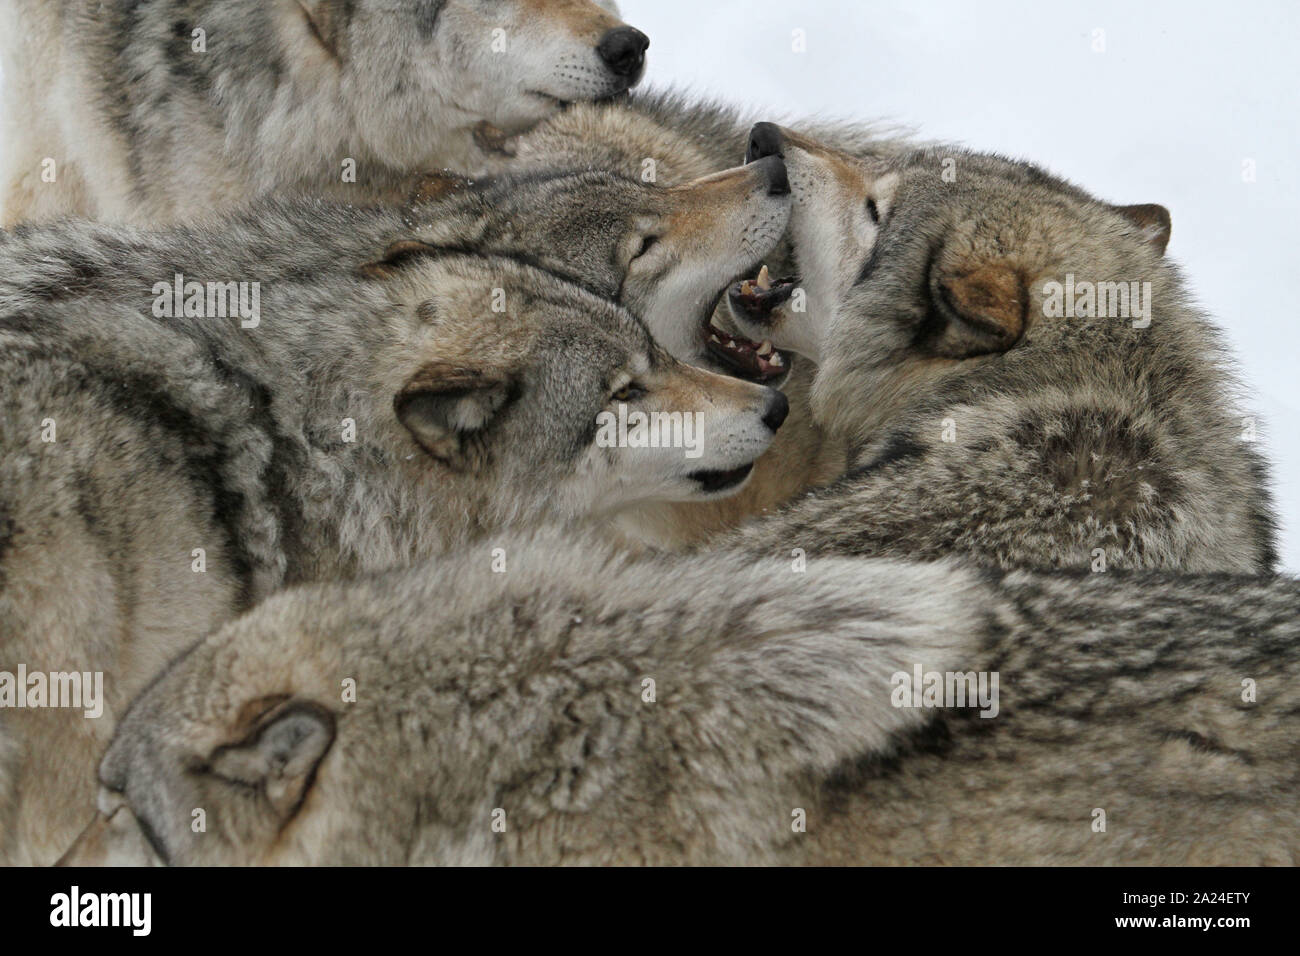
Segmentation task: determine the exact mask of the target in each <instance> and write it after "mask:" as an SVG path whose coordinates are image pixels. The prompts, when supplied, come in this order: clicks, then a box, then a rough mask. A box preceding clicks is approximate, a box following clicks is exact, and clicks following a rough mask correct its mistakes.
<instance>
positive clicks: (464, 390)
mask: <svg viewBox="0 0 1300 956" xmlns="http://www.w3.org/2000/svg"><path fill="white" fill-rule="evenodd" d="M512 387H513V384H512V382H511V381H510V379H509V378H508V377H506V376H505V375H504V374H500V373H495V372H485V371H483V370H481V369H474V368H465V367H462V366H459V365H449V364H446V363H442V362H430V363H429V364H427V365H424V366H423V367H421V368H420V370H419V371H417V372H416V373H415V374H414V375H412V376H411V378H410V379H409V380H408V381H407V383H406V385H405V386H403V388H402V390H401V391H400V392H398V393H397V396H396V397H395V398H394V399H393V411H395V412H396V413H397V420H398V421H400V422H401V423H402V424H403V425H404V426H405V427H406V430H407V431H409V432H410V433H411V437H412V438H414V439H415V440H416V441H417V442H418V443H419V445H420V447H421V448H423V449H424V450H425V451H426V452H428V453H429V455H430V456H432V457H433V458H436V459H437V460H438V461H441V462H443V463H444V464H447V465H450V466H451V467H452V468H455V469H456V470H458V471H466V470H472V469H473V468H476V467H478V465H480V464H481V463H482V454H483V443H482V437H483V430H484V429H485V428H487V426H488V425H489V423H491V421H492V418H493V416H495V415H496V414H497V413H498V412H499V411H500V410H501V408H502V407H503V406H504V405H505V404H506V403H507V402H508V401H509V400H510V397H511V391H512Z"/></svg>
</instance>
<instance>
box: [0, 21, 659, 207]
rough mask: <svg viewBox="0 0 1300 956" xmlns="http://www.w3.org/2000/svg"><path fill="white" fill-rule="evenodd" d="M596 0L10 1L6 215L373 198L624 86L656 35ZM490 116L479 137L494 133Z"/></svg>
mask: <svg viewBox="0 0 1300 956" xmlns="http://www.w3.org/2000/svg"><path fill="white" fill-rule="evenodd" d="M606 6H608V5H602V4H597V3H593V2H590V0H147V2H141V3H131V4H104V3H100V2H98V0H4V2H3V3H0V37H3V50H2V51H0V55H2V56H3V58H4V64H5V74H6V98H5V107H4V113H5V117H6V126H7V128H6V131H5V142H6V152H7V155H8V157H9V161H8V164H7V166H6V168H5V169H4V171H3V174H2V175H0V189H2V190H3V191H2V192H0V203H2V204H3V207H2V208H3V217H2V218H0V224H3V225H6V226H8V225H12V224H14V223H18V222H22V221H25V220H42V219H52V218H58V217H62V216H67V215H80V216H86V217H90V218H96V219H102V220H108V221H114V222H121V223H136V224H141V225H162V224H165V223H169V222H176V221H179V220H190V219H197V218H199V217H202V216H205V215H209V214H213V213H221V212H227V211H230V210H231V209H232V208H234V207H236V206H241V205H244V204H245V203H246V202H248V201H250V200H253V199H256V198H258V197H264V196H266V195H268V194H277V195H283V194H285V193H289V192H311V193H314V194H321V193H328V194H333V195H335V196H336V197H337V198H341V199H346V200H348V201H354V202H366V201H369V200H373V199H374V198H377V197H383V196H388V195H390V194H391V192H392V190H394V189H398V190H400V189H401V184H402V183H403V182H404V179H405V177H406V176H409V175H410V174H414V173H420V172H424V171H426V170H429V169H438V168H441V167H444V166H450V167H454V168H456V169H461V170H466V171H469V170H473V169H476V168H477V167H478V166H479V165H480V163H481V160H480V159H479V158H478V157H479V156H480V154H481V151H482V146H481V145H480V143H482V142H484V141H485V135H486V141H489V142H490V141H491V139H492V138H493V137H499V136H503V135H507V134H510V133H516V132H518V131H519V130H521V129H524V128H527V127H528V126H530V125H532V124H534V123H536V122H538V121H539V120H541V119H544V118H545V117H547V116H549V115H551V114H552V113H554V112H556V111H557V110H559V109H560V108H561V107H562V106H563V105H564V104H566V103H569V102H575V101H583V100H591V99H601V98H603V97H609V96H615V95H618V94H620V93H623V92H625V91H626V90H627V89H629V88H630V87H632V86H633V85H635V84H636V83H637V82H638V81H639V80H640V78H641V74H642V72H643V66H644V59H645V50H646V47H647V46H648V44H649V40H648V39H647V38H646V36H645V35H644V34H642V33H641V32H640V31H638V30H635V29H633V28H632V27H629V26H627V25H625V24H623V23H622V22H620V21H619V19H618V18H617V17H616V16H615V15H614V14H612V13H610V12H609V10H608V9H606V8H605V7H606ZM485 130H486V131H488V132H487V133H486V134H485V132H484V131H485Z"/></svg>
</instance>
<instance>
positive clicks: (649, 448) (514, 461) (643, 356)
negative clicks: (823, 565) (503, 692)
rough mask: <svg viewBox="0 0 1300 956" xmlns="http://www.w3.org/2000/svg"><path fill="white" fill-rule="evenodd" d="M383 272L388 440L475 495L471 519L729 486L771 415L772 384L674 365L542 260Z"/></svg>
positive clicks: (777, 408) (468, 259)
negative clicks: (387, 306)
mask: <svg viewBox="0 0 1300 956" xmlns="http://www.w3.org/2000/svg"><path fill="white" fill-rule="evenodd" d="M381 281H382V282H383V291H384V293H385V295H386V296H387V298H388V299H389V301H390V302H391V303H392V306H393V308H394V309H395V310H396V312H397V314H396V316H394V317H393V325H394V326H395V328H396V330H397V331H398V334H397V335H395V336H392V337H388V338H387V339H386V341H384V343H383V345H382V346H381V348H380V350H379V351H378V352H377V353H376V354H375V355H374V356H373V358H372V372H371V374H372V375H373V377H374V380H375V386H374V387H376V388H381V389H382V388H384V387H386V383H396V385H397V387H396V389H395V391H394V392H393V393H392V415H393V419H391V421H392V422H393V424H394V425H396V426H400V428H401V431H400V432H398V433H396V434H394V435H391V436H390V447H392V446H395V447H396V449H397V451H398V454H399V456H400V457H402V458H403V460H405V461H408V462H410V461H412V459H414V461H413V463H412V467H414V468H416V469H417V471H420V472H425V471H426V470H427V469H428V468H429V467H433V468H434V475H435V477H436V479H437V482H438V483H442V484H444V485H445V486H446V487H448V488H450V487H451V486H453V485H455V486H458V487H461V488H462V493H463V494H467V495H470V496H471V497H473V498H474V499H475V500H476V501H477V502H478V504H477V506H476V507H475V508H474V509H472V510H474V511H475V512H476V513H477V514H478V518H477V521H478V522H479V523H480V524H482V525H485V526H493V525H506V524H510V523H512V522H513V520H514V519H515V518H517V517H519V516H526V517H528V518H529V520H535V519H536V518H538V517H540V516H546V515H551V516H555V517H559V518H574V517H581V516H586V515H591V514H597V515H599V514H604V513H609V512H616V511H618V510H620V509H621V508H623V507H626V506H629V505H632V504H636V503H640V502H643V501H646V500H694V499H699V498H709V497H713V496H716V495H720V494H724V493H727V492H730V491H732V490H734V489H735V488H738V487H739V486H740V485H741V484H743V483H744V481H745V479H746V478H747V477H748V475H749V471H750V469H751V468H752V465H753V462H754V460H755V459H756V458H758V456H759V455H761V454H762V452H763V451H764V450H765V449H766V448H767V446H768V444H769V442H770V441H771V439H772V436H773V434H774V433H775V431H776V429H777V428H778V427H779V426H780V424H781V422H782V421H783V420H784V417H785V412H786V401H785V398H784V396H782V395H781V394H780V393H778V392H776V391H774V390H772V389H768V388H765V387H762V386H759V385H755V384H752V383H748V382H744V381H740V380H738V379H734V378H730V377H727V376H722V375H716V374H713V373H711V372H707V371H704V370H702V369H696V368H692V367H690V366H687V365H684V364H682V363H680V362H678V361H677V360H675V359H674V358H673V357H672V356H671V355H669V354H668V353H667V352H665V351H664V350H663V349H662V348H661V347H659V346H658V345H657V344H656V343H655V342H654V340H653V339H652V338H651V337H650V335H649V334H648V333H647V331H646V329H645V327H644V326H643V325H642V324H641V323H640V322H638V321H637V320H636V319H635V318H634V317H633V316H631V315H630V314H629V313H627V312H625V311H624V310H622V309H620V308H618V307H617V306H616V305H614V304H613V303H611V302H609V301H607V300H604V299H601V298H598V297H596V296H594V295H592V294H591V293H590V292H588V291H585V290H583V289H581V288H579V287H577V286H574V285H571V284H570V283H567V282H565V281H563V280H562V279H560V278H558V277H556V276H554V275H553V274H551V273H548V272H544V271H542V270H539V269H536V268H532V267H529V266H524V265H520V264H518V263H516V262H514V261H512V260H509V259H501V258H494V257H484V256H470V255H464V254H459V253H454V252H453V253H447V254H445V255H441V256H434V255H428V254H426V255H424V256H423V257H422V258H421V259H420V261H419V262H418V263H411V264H409V265H408V266H407V267H405V268H403V269H401V270H400V271H399V272H397V273H395V274H393V275H390V276H388V277H386V278H384V279H383V280H381ZM385 420H387V419H386V417H381V425H382V422H383V421H385ZM404 449H405V454H403V450H404ZM429 459H432V462H431V463H430V462H429Z"/></svg>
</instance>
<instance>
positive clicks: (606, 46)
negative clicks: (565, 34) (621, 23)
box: [596, 27, 650, 85]
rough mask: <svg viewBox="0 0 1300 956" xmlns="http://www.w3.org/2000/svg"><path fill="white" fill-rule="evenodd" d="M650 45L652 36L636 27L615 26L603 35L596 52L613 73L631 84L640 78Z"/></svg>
mask: <svg viewBox="0 0 1300 956" xmlns="http://www.w3.org/2000/svg"><path fill="white" fill-rule="evenodd" d="M649 46H650V38H649V37H648V36H646V35H645V34H644V33H642V32H641V31H640V30H638V29H637V28H636V27H615V28H614V29H612V30H610V31H609V32H608V33H606V34H605V35H604V36H603V37H601V39H600V43H599V44H598V45H597V46H596V52H597V53H598V54H600V58H601V59H602V60H604V61H605V65H606V66H607V67H609V70H610V72H611V73H613V74H614V75H615V76H619V77H623V78H624V79H627V80H629V81H630V82H629V85H631V84H632V83H635V82H636V79H640V75H641V69H642V68H643V67H644V66H645V51H646V50H647V49H648V48H649ZM633 77H635V78H636V79H633Z"/></svg>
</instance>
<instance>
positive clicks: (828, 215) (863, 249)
mask: <svg viewBox="0 0 1300 956" xmlns="http://www.w3.org/2000/svg"><path fill="white" fill-rule="evenodd" d="M772 155H781V156H783V157H784V158H785V161H786V168H787V173H788V176H789V179H790V183H791V188H792V190H793V192H794V195H795V205H794V210H793V211H792V213H791V226H790V232H791V238H792V241H793V244H794V247H795V256H796V259H797V262H798V266H799V270H800V273H801V278H800V280H798V281H797V282H796V281H794V280H785V281H780V282H777V283H775V284H769V287H768V288H766V289H760V288H757V286H756V285H755V284H754V283H743V284H741V285H739V286H736V287H733V289H732V290H731V292H730V293H729V297H728V301H729V305H730V307H731V314H732V317H733V318H734V319H735V321H736V323H737V325H738V326H739V327H740V328H741V330H742V332H744V333H745V334H748V335H752V336H757V337H767V338H770V339H771V340H772V341H773V343H774V344H776V345H778V346H780V347H782V348H788V349H791V350H793V351H796V352H799V353H800V354H803V355H806V356H808V357H809V358H811V359H813V360H814V361H816V362H817V363H818V364H819V366H821V367H822V368H823V371H824V373H825V376H826V377H827V378H830V377H832V376H833V375H834V374H835V372H834V371H833V370H832V368H831V366H834V368H835V369H843V368H848V367H856V368H857V369H858V375H857V376H855V378H856V380H857V381H858V382H861V381H862V375H863V373H870V372H876V373H880V374H881V375H882V376H883V377H884V380H883V381H882V384H881V387H882V388H885V389H893V388H900V387H902V383H904V382H912V383H915V382H916V380H917V379H918V377H919V378H922V379H931V378H933V377H934V376H941V375H943V374H944V373H945V372H959V371H961V370H962V369H963V368H964V365H965V363H966V362H968V361H979V360H981V359H982V358H984V357H986V356H993V355H998V354H1002V353H1005V352H1007V351H1009V350H1011V349H1013V348H1016V347H1018V346H1020V345H1022V344H1024V343H1025V342H1026V341H1027V340H1029V339H1030V338H1032V337H1033V335H1034V333H1035V330H1036V329H1037V331H1040V332H1041V331H1043V329H1041V328H1039V327H1040V326H1041V325H1042V323H1044V322H1051V321H1053V319H1052V318H1049V317H1047V315H1046V311H1047V310H1045V308H1044V304H1045V303H1047V302H1048V301H1049V299H1050V292H1049V290H1050V288H1051V287H1052V286H1051V284H1052V283H1064V282H1065V281H1066V277H1067V274H1077V275H1078V277H1079V278H1080V279H1081V280H1082V279H1084V278H1086V279H1087V281H1089V282H1091V283H1093V284H1094V285H1097V286H1100V285H1102V284H1115V286H1116V288H1117V292H1118V291H1122V292H1123V293H1124V294H1125V295H1124V298H1125V301H1126V302H1127V301H1128V292H1129V290H1130V285H1131V283H1133V282H1135V281H1138V280H1145V281H1147V282H1148V284H1150V282H1151V281H1152V280H1157V279H1158V278H1159V277H1160V274H1161V273H1162V272H1163V270H1162V268H1161V265H1160V258H1161V256H1162V255H1163V254H1164V250H1165V246H1166V245H1167V243H1168V241H1169V233H1170V220H1169V213H1168V211H1167V210H1165V209H1164V207H1162V206H1156V205H1142V206H1124V207H1116V206H1111V205H1108V204H1106V203H1102V202H1099V201H1098V200H1096V199H1094V198H1092V197H1091V196H1089V195H1087V194H1086V193H1084V192H1083V191H1082V190H1080V189H1077V188H1075V187H1073V186H1071V185H1069V184H1067V183H1064V182H1062V181H1060V180H1057V179H1055V178H1053V177H1051V176H1049V175H1047V174H1046V173H1043V172H1042V171H1040V170H1038V169H1036V168H1033V167H1030V166H1027V165H1025V164H1018V163H1013V162H1011V161H1008V160H1004V159H1001V158H999V157H996V156H988V155H980V154H973V153H968V152H965V151H960V150H944V149H932V150H919V151H914V152H912V153H908V154H905V155H903V156H902V157H899V158H895V159H881V158H866V159H864V158H860V157H855V156H851V155H849V154H847V153H843V152H840V151H838V150H836V149H833V148H830V147H828V146H825V145H823V144H821V143H818V142H815V141H813V140H810V139H808V138H806V137H803V136H800V135H798V134H796V133H793V132H791V131H789V130H783V129H779V128H777V127H775V126H773V125H772V124H770V123H760V124H759V125H758V126H756V127H755V128H754V131H753V133H752V134H751V141H750V148H749V154H748V158H750V159H751V160H752V159H758V158H762V157H767V156H772ZM945 170H949V171H950V173H949V175H945ZM1120 285H1122V287H1123V288H1122V290H1120V289H1118V286H1120ZM797 296H801V297H803V301H801V302H800V303H799V304H798V306H797V307H796V305H795V299H796V297H797ZM1133 305H1136V303H1133ZM1124 317H1125V318H1127V317H1128V316H1127V315H1126V316H1124ZM1113 318H1115V319H1116V320H1118V318H1119V317H1118V316H1116V317H1113ZM864 400H866V401H868V402H870V400H871V396H865V397H864Z"/></svg>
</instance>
